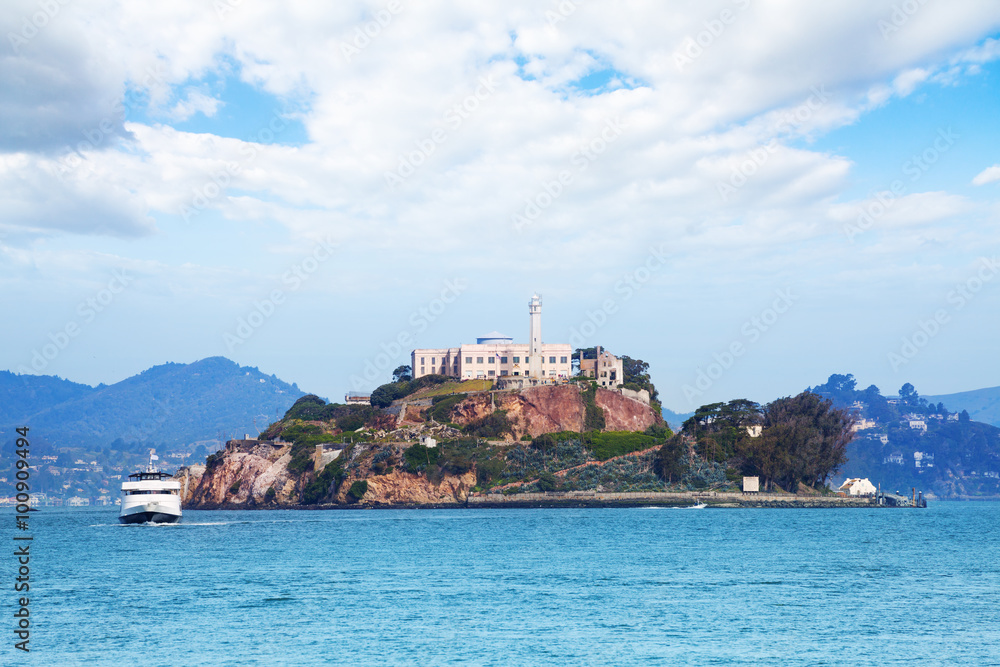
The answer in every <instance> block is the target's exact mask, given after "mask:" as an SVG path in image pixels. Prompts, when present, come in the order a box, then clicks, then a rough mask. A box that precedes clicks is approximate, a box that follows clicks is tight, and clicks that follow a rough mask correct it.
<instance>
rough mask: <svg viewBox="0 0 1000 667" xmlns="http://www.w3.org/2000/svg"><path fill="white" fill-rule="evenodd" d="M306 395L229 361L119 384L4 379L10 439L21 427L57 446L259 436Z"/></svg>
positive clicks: (0, 402) (1, 402) (0, 375)
mask: <svg viewBox="0 0 1000 667" xmlns="http://www.w3.org/2000/svg"><path fill="white" fill-rule="evenodd" d="M303 395H304V392H303V391H301V390H300V389H299V388H298V386H296V385H294V384H288V383H286V382H282V381H281V380H279V379H278V378H276V377H275V376H273V375H270V376H268V375H264V374H263V373H261V372H260V371H259V370H257V369H256V368H252V367H244V366H240V365H239V364H237V363H235V362H233V361H230V360H229V359H226V358H224V357H210V358H208V359H202V360H201V361H196V362H194V363H191V364H175V363H167V364H163V365H161V366H154V367H153V368H150V369H149V370H146V371H143V372H142V373H140V374H139V375H135V376H133V377H130V378H128V379H125V380H122V381H121V382H117V383H115V384H113V385H110V386H108V385H99V386H97V387H90V386H88V385H83V384H77V383H75V382H70V381H68V380H63V379H60V378H57V377H52V376H36V375H17V374H14V373H10V372H6V371H3V372H0V431H2V432H3V439H6V438H7V436H8V435H9V434H10V433H12V431H13V429H14V428H15V427H17V426H20V425H25V424H26V425H28V426H29V427H31V434H32V436H34V437H35V438H42V439H44V440H47V441H48V442H50V443H52V444H53V445H55V446H57V447H87V448H92V447H104V446H107V445H108V444H110V443H112V442H113V441H115V440H117V439H119V438H120V439H121V440H123V441H125V442H129V443H131V442H137V443H154V442H155V443H158V444H161V445H165V446H170V445H180V444H187V443H192V442H197V441H200V440H212V439H216V438H218V437H219V436H220V435H224V436H225V437H230V436H233V435H234V434H239V435H242V434H243V433H253V434H256V432H257V431H256V430H254V421H255V419H256V427H257V429H258V430H263V429H264V428H265V427H266V426H267V425H268V424H269V423H270V422H272V421H275V420H276V419H277V418H279V417H280V416H281V415H283V414H284V413H285V411H286V410H287V409H288V408H289V407H291V405H292V404H293V403H294V402H295V401H296V400H297V399H298V398H299V397H301V396H303Z"/></svg>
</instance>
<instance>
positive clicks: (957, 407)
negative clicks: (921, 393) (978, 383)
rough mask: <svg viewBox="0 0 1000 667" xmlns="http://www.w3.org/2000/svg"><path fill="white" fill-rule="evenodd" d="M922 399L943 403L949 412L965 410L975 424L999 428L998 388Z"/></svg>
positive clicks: (999, 404)
mask: <svg viewBox="0 0 1000 667" xmlns="http://www.w3.org/2000/svg"><path fill="white" fill-rule="evenodd" d="M924 398H926V399H927V400H928V401H929V402H931V403H943V404H944V406H945V407H946V408H948V410H950V411H951V412H961V411H962V410H967V411H968V412H969V416H970V417H971V418H972V419H973V420H975V421H977V422H985V423H987V424H992V425H993V426H1000V387H986V388H984V389H974V390H972V391H960V392H958V393H955V394H941V395H940V396H925V397H924Z"/></svg>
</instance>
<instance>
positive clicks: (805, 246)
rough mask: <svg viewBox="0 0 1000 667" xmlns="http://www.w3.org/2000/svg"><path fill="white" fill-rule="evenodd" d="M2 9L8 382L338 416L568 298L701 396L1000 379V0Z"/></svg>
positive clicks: (562, 327) (1, 194)
mask: <svg viewBox="0 0 1000 667" xmlns="http://www.w3.org/2000/svg"><path fill="white" fill-rule="evenodd" d="M0 11H2V14H0V28H2V30H0V33H2V35H4V43H3V45H2V47H0V49H2V51H0V91H2V96H0V198H2V203H3V206H2V209H0V210H2V212H0V256H2V258H3V259H2V264H0V281H2V294H3V304H4V309H3V310H4V316H5V322H4V326H3V328H2V329H0V352H2V355H3V358H2V359H0V368H6V369H10V370H13V371H20V372H22V373H39V374H50V375H59V376H61V377H65V378H69V379H72V380H75V381H78V382H85V383H88V384H97V383H100V382H105V383H112V382H116V381H118V380H121V379H123V378H125V377H127V376H130V375H132V374H135V373H138V372H140V371H142V370H144V369H146V368H148V367H149V366H151V365H154V364H159V363H163V362H167V361H176V362H190V361H194V360H197V359H201V358H204V357H208V356H213V355H224V356H227V357H229V358H230V359H233V360H235V361H237V362H239V363H241V364H244V365H250V366H258V367H259V368H260V369H261V370H262V371H264V372H266V373H274V374H276V375H278V376H279V377H280V378H282V379H284V380H286V381H289V382H297V383H298V384H299V386H300V387H302V388H303V389H305V390H306V391H312V392H315V393H319V394H321V395H324V396H327V397H330V398H333V399H337V398H338V397H341V396H343V394H344V392H345V391H347V390H351V389H372V388H374V387H375V386H377V385H378V384H380V383H382V382H384V381H385V380H387V379H388V377H389V375H390V373H391V370H392V369H393V368H395V367H396V366H397V365H399V364H403V363H408V360H409V346H413V345H419V346H421V347H438V346H440V347H444V346H451V345H457V344H460V343H462V342H474V339H475V337H476V336H477V335H482V334H483V333H485V332H488V331H492V330H499V331H501V332H503V333H506V334H508V335H511V336H513V337H514V338H515V339H516V340H519V341H525V340H526V338H527V329H528V318H527V303H528V299H529V297H530V296H531V294H532V293H534V292H538V293H539V294H541V295H542V297H543V300H544V307H543V319H542V330H543V338H544V339H545V340H546V341H547V342H571V343H573V344H574V346H590V345H595V344H600V345H603V346H605V347H607V348H609V349H611V350H612V351H613V352H616V353H620V354H628V355H630V356H632V357H638V358H641V359H644V360H646V361H648V362H649V363H650V365H651V370H652V373H653V379H654V381H655V383H656V385H657V387H658V388H659V389H660V392H661V395H662V398H663V402H664V405H665V406H666V407H668V408H671V409H674V410H676V411H679V412H680V411H688V410H691V409H693V408H694V407H696V406H697V405H700V404H702V403H707V402H711V401H716V400H728V399H731V398H737V397H748V398H752V399H755V400H762V401H764V400H770V399H773V398H775V397H777V396H781V395H789V394H793V393H796V392H798V391H800V390H802V389H804V388H805V387H806V386H809V385H815V384H820V383H822V382H823V381H825V380H826V378H827V376H828V375H830V374H831V373H853V374H854V375H855V376H856V377H857V378H858V380H859V383H860V384H862V386H867V385H868V384H871V383H874V384H877V385H878V386H879V387H880V388H881V389H882V390H883V393H895V392H896V390H897V389H898V388H899V387H900V386H901V385H902V384H903V383H904V382H912V383H914V384H915V385H916V386H917V389H918V390H919V391H920V392H921V393H924V394H936V393H947V392H953V391H961V390H968V389H975V388H979V387H986V386H995V385H1000V355H998V354H997V340H998V339H997V334H998V331H997V321H998V316H997V313H998V312H1000V309H998V306H1000V264H998V263H997V262H998V260H1000V244H998V242H997V241H998V238H1000V229H998V225H997V221H998V213H1000V141H998V140H1000V130H998V123H997V118H1000V82H998V80H997V79H998V76H1000V63H998V59H1000V5H998V4H996V3H992V2H985V1H972V0H969V1H961V0H959V1H955V2H949V3H944V2H934V1H924V0H907V1H906V2H899V0H894V1H882V0H877V1H873V0H856V1H855V0H845V1H842V2H836V3H802V2H792V1H791V0H724V1H721V2H706V1H704V0H699V1H697V2H694V1H692V2H640V1H633V2H623V3H615V4H611V3H596V2H583V1H578V0H564V1H563V2H557V1H556V0H551V1H550V2H544V1H543V2H504V3H475V4H470V3H453V2H446V1H444V0H441V1H433V0H430V1H427V2H420V3H411V2H408V1H407V0H391V1H389V2H382V1H381V0H375V1H373V2H337V3H320V2H291V3H281V4H279V3H260V2H252V1H249V0H214V2H194V1H190V2H189V1H185V0H177V1H174V2H169V3H127V2H115V1H112V0H108V1H101V0H73V1H70V0H47V1H42V0H24V1H22V0H11V1H8V2H5V3H4V8H3V10H0ZM400 340H402V341H404V342H403V344H402V345H400V343H399V341H400Z"/></svg>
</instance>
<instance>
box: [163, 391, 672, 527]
mask: <svg viewBox="0 0 1000 667" xmlns="http://www.w3.org/2000/svg"><path fill="white" fill-rule="evenodd" d="M461 388H462V387H461V386H459V387H457V388H456V392H457V390H458V389H461ZM438 390H439V389H438ZM442 398H444V399H447V400H448V402H447V403H443V402H442ZM317 401H318V399H315V397H311V398H310V397H305V398H303V399H300V401H299V402H298V403H296V405H295V406H293V408H292V409H290V410H289V411H288V413H287V414H286V415H285V418H283V419H282V420H281V421H279V422H276V423H275V424H272V425H271V427H269V428H268V429H267V431H265V432H264V433H263V434H262V436H261V439H259V440H258V439H253V440H231V441H229V442H228V443H227V444H226V446H225V448H224V449H222V450H220V451H219V452H218V453H216V454H214V455H212V456H210V457H209V459H208V461H207V462H206V465H204V466H201V465H198V466H190V467H188V468H182V469H181V470H180V471H179V472H178V474H177V479H179V480H180V481H181V482H182V489H181V493H182V501H183V503H184V506H185V507H190V508H198V509H213V508H263V507H272V508H274V507H293V506H302V505H307V506H314V505H317V504H323V505H327V506H338V505H339V506H350V505H357V504H364V505H368V506H410V505H454V504H459V503H461V504H464V503H466V502H467V501H468V498H469V495H470V493H473V492H474V491H480V490H482V487H483V486H484V485H489V483H490V482H492V481H501V480H503V481H508V482H511V483H515V484H517V485H518V486H520V484H523V483H525V482H528V483H531V482H532V481H533V479H528V478H527V477H526V475H527V476H530V475H532V474H535V473H540V472H542V471H543V470H542V469H538V470H537V471H536V470H534V469H530V468H529V469H527V470H524V469H522V468H523V466H520V467H519V466H518V463H517V461H519V460H520V459H521V458H524V453H525V452H528V456H529V457H530V456H531V455H533V454H536V453H537V452H538V451H539V450H538V448H535V449H532V444H533V443H534V442H535V441H537V440H539V439H540V438H543V437H544V436H546V434H553V433H560V434H564V435H561V440H560V443H561V444H560V445H559V448H561V449H566V448H567V447H569V448H575V449H576V450H578V451H576V452H575V453H574V454H573V455H571V456H570V461H569V462H570V463H573V464H575V465H579V464H581V463H586V462H587V461H588V460H590V461H591V462H593V461H597V459H596V458H595V456H594V455H593V453H590V454H588V453H587V452H586V445H581V444H580V443H579V442H578V441H577V440H572V439H571V438H572V436H574V435H575V436H576V437H577V438H580V437H584V439H586V437H585V436H582V435H581V434H583V433H584V431H585V430H586V422H587V419H588V414H591V415H593V414H596V415H598V417H599V419H600V421H601V423H602V424H603V427H602V428H601V429H600V432H607V433H606V437H607V438H610V439H615V437H616V433H615V432H630V433H629V437H630V438H631V439H633V440H635V437H638V440H635V442H633V443H632V444H631V445H626V446H625V449H621V452H625V451H626V450H627V449H628V448H629V447H631V448H632V449H634V450H639V449H647V448H649V447H652V446H655V445H656V444H657V438H656V437H654V436H652V435H641V432H642V431H647V430H649V429H651V428H653V427H657V426H658V425H659V424H661V423H662V421H661V420H659V418H658V415H656V414H655V413H654V412H653V410H652V409H651V408H650V406H649V405H648V404H647V403H645V402H643V401H642V400H639V399H637V398H631V397H628V396H625V395H623V393H621V392H616V391H609V390H605V389H596V388H587V390H583V389H581V387H579V386H578V385H576V384H564V385H557V386H541V387H532V388H528V389H524V390H520V391H502V392H493V391H483V392H477V393H470V394H465V393H461V392H457V393H451V394H449V393H445V394H439V395H437V396H421V395H419V394H417V395H415V396H409V397H407V398H406V399H403V400H400V401H397V402H396V403H395V404H394V405H393V406H392V407H391V408H390V409H389V410H386V411H381V410H377V409H375V408H370V407H360V406H352V407H351V408H348V407H347V406H333V405H325V404H323V402H322V401H318V402H317ZM588 404H589V407H588ZM393 413H394V414H393ZM435 417H438V418H441V419H447V423H442V422H439V421H437V420H436V419H435ZM352 426H353V427H359V428H353V429H352V430H346V429H347V428H349V427H352ZM659 428H661V429H662V428H663V427H662V426H659ZM637 432H639V433H637ZM661 435H662V433H661ZM619 436H620V434H619ZM427 437H431V438H434V440H432V441H429V442H428V441H427V440H426V438H427ZM587 437H589V438H590V439H591V440H592V439H593V435H590V436H587ZM549 438H550V439H551V438H552V436H549ZM617 439H618V440H621V437H618V438H617ZM421 441H423V442H424V443H425V444H432V446H431V447H430V448H428V447H426V446H425V444H421ZM436 441H441V442H442V444H441V446H436ZM452 441H454V442H452ZM570 442H572V443H573V444H572V445H570V444H568V443H570ZM554 443H555V440H552V441H551V442H549V441H545V440H542V446H543V447H548V446H553V447H554V446H555V444H554ZM605 444H606V443H605ZM615 453H619V452H618V450H615ZM508 457H511V459H512V460H511V461H508ZM557 458H558V457H557ZM646 458H647V459H649V457H648V456H647V457H646ZM512 465H513V466H514V468H516V470H513V469H512V470H507V469H508V468H511V466H512ZM650 466H651V459H650V460H649V461H646V468H649V467H650ZM543 486H544V483H543ZM532 488H534V487H532ZM361 489H364V490H363V491H361Z"/></svg>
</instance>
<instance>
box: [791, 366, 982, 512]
mask: <svg viewBox="0 0 1000 667" xmlns="http://www.w3.org/2000/svg"><path fill="white" fill-rule="evenodd" d="M811 391H813V392H815V393H817V394H819V395H821V396H824V397H826V398H829V399H830V400H832V401H833V403H834V405H836V406H837V407H840V408H844V409H847V410H849V411H850V412H852V413H854V414H855V416H856V418H857V419H858V426H859V430H858V431H857V433H856V434H855V438H854V440H853V441H852V442H851V444H850V445H849V446H848V450H847V456H848V462H847V464H846V465H845V466H844V468H843V470H842V471H841V473H842V474H844V475H846V476H847V477H868V478H870V479H871V481H872V483H874V484H881V485H882V488H883V489H887V490H902V491H906V489H909V488H917V489H921V490H924V491H930V492H933V493H934V494H936V495H937V496H938V497H941V498H963V497H984V496H989V497H997V496H1000V428H997V426H995V425H993V424H989V423H985V422H983V421H977V420H975V419H973V418H972V415H973V411H972V408H973V407H974V405H970V403H973V402H974V399H979V400H980V402H979V403H978V404H976V405H978V406H979V407H980V415H982V414H983V411H984V410H985V409H987V406H988V402H987V401H986V400H982V399H983V397H984V396H985V395H986V393H987V392H992V391H997V390H995V389H981V390H979V391H972V392H963V393H961V394H951V395H950V396H920V395H919V394H918V393H917V390H916V388H915V387H914V386H913V385H912V384H910V383H906V384H904V385H903V386H902V387H901V388H900V390H899V393H898V395H897V396H893V397H886V396H882V394H881V393H880V392H879V389H878V387H876V386H875V385H871V386H869V387H867V388H866V389H863V390H859V389H858V388H857V383H856V382H855V379H854V376H853V375H836V374H835V375H831V376H830V378H829V380H827V382H826V383H825V384H822V385H819V386H817V387H813V388H812V389H811ZM956 396H957V397H961V396H970V397H972V398H967V399H965V400H964V401H963V400H962V399H959V400H957V401H954V402H953V406H954V407H952V405H948V404H947V403H946V401H952V400H953V399H954V397H956ZM966 410H967V411H966Z"/></svg>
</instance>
